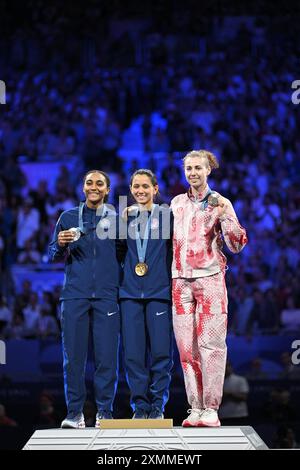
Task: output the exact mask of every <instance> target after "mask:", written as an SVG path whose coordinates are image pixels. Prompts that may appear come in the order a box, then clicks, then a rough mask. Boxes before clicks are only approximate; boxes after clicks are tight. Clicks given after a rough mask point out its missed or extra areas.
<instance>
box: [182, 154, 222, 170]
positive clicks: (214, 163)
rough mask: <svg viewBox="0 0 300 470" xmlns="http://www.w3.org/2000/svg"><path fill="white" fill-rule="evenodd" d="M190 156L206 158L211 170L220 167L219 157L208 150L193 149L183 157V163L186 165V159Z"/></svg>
mask: <svg viewBox="0 0 300 470" xmlns="http://www.w3.org/2000/svg"><path fill="white" fill-rule="evenodd" d="M189 157H200V158H205V159H206V161H207V166H209V167H210V169H211V170H215V169H216V168H219V162H218V160H217V157H216V156H215V155H214V154H213V153H212V152H209V151H208V150H192V151H191V152H189V153H187V154H186V156H185V157H183V159H182V161H183V165H185V161H186V159H187V158H189Z"/></svg>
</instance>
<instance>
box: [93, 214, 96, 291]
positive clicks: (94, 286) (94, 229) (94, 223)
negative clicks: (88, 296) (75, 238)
mask: <svg viewBox="0 0 300 470" xmlns="http://www.w3.org/2000/svg"><path fill="white" fill-rule="evenodd" d="M92 246H93V262H92V267H93V292H92V297H95V295H96V293H95V290H96V273H95V269H96V211H95V212H94V213H93V245H92Z"/></svg>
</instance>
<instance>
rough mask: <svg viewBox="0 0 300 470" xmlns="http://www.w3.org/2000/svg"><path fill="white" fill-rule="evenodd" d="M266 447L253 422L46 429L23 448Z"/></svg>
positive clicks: (223, 448)
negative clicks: (222, 424)
mask: <svg viewBox="0 0 300 470" xmlns="http://www.w3.org/2000/svg"><path fill="white" fill-rule="evenodd" d="M210 449H212V450H218V449H219V450H226V449H228V450H266V449H267V446H266V445H265V443H264V442H263V441H262V440H261V438H260V437H259V435H258V434H257V433H256V432H255V431H254V429H253V428H252V427H250V426H241V427H231V426H224V427H220V428H182V427H174V428H171V429H95V428H86V429H45V430H39V431H35V433H34V434H33V435H32V436H31V438H30V439H29V441H28V442H27V443H26V445H25V447H24V450H110V451H112V450H122V451H124V450H182V451H184V450H186V451H188V450H210Z"/></svg>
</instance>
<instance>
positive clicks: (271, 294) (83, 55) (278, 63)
mask: <svg viewBox="0 0 300 470" xmlns="http://www.w3.org/2000/svg"><path fill="white" fill-rule="evenodd" d="M2 3H3V11H6V13H7V16H6V17H5V15H1V17H0V24H1V28H2V30H3V31H4V32H5V34H4V36H3V37H4V39H3V41H1V46H0V47H1V48H2V50H1V51H0V65H1V68H0V70H1V74H3V76H1V77H0V79H4V80H5V82H6V87H7V104H6V105H5V108H1V111H2V109H4V112H2V113H1V117H0V227H1V232H0V233H1V236H0V263H1V273H2V274H1V294H2V296H1V301H0V335H2V336H4V337H6V338H19V337H37V336H38V337H45V336H51V337H57V336H58V334H59V322H58V314H57V300H58V297H59V286H58V287H57V289H56V291H55V292H52V291H51V292H47V289H46V290H45V292H34V291H33V290H32V288H31V287H30V276H29V279H28V281H27V284H26V283H25V284H26V286H25V287H23V291H22V292H18V291H17V290H16V286H14V283H13V281H12V277H11V275H10V273H11V268H12V266H13V265H15V264H20V265H28V272H30V269H32V267H34V266H36V267H37V266H39V265H40V264H41V263H44V262H46V261H47V245H48V243H49V239H50V237H51V234H52V232H53V229H54V225H55V222H56V220H57V218H58V216H59V214H60V213H61V212H62V211H63V210H66V209H68V208H70V207H72V206H74V205H76V204H77V202H78V200H79V199H80V197H81V193H80V185H81V177H82V174H83V172H84V171H85V170H86V169H91V168H92V167H93V168H94V167H96V168H99V169H102V170H105V171H107V172H108V173H110V174H114V175H115V178H116V179H115V181H116V183H115V186H114V188H113V189H114V200H111V201H110V202H112V203H114V204H117V198H118V196H119V195H126V194H128V182H129V176H130V172H131V171H133V170H134V169H136V168H137V166H139V165H140V162H141V161H142V162H143V165H144V166H147V167H150V168H151V169H152V170H153V171H155V172H156V173H157V174H158V177H159V183H160V193H161V202H166V203H169V202H170V200H171V198H172V197H174V196H175V195H176V194H179V193H181V192H183V191H185V184H184V177H183V171H182V167H181V160H180V159H181V157H182V156H184V154H185V153H186V152H187V151H189V150H191V149H200V148H205V149H208V150H210V151H212V152H214V153H215V154H216V156H217V157H218V159H219V161H220V169H219V170H217V171H216V172H215V173H214V174H213V175H212V177H211V186H212V187H213V189H215V190H217V191H219V192H220V193H221V194H223V195H224V196H226V197H228V198H229V199H230V200H231V201H232V202H233V204H234V207H235V209H236V212H237V214H238V217H239V219H240V221H241V223H242V224H243V225H244V226H245V227H246V229H247V232H248V235H249V244H248V246H247V247H246V248H245V250H244V251H243V252H242V255H241V256H239V257H238V258H234V257H233V256H232V255H231V254H230V253H227V252H226V255H227V256H228V258H229V263H228V264H229V265H230V269H229V270H228V272H227V278H228V287H229V289H228V290H229V312H230V313H229V331H230V332H231V333H233V334H236V335H248V336H250V337H251V336H252V335H254V334H261V333H263V334H264V333H265V334H277V333H285V332H294V331H295V330H297V331H299V316H300V290H299V285H300V279H299V277H300V274H299V273H300V253H299V246H300V231H299V225H300V186H299V174H300V159H299V152H300V138H299V134H298V132H297V130H298V129H299V125H300V115H299V112H298V109H297V106H296V105H294V104H293V103H292V101H291V95H292V89H291V84H292V82H293V80H295V79H297V78H299V77H297V76H296V75H295V74H296V70H297V61H298V58H297V57H298V52H299V51H298V50H297V48H298V47H299V46H297V45H296V44H294V41H293V38H294V37H296V35H297V34H298V32H299V22H297V20H296V19H295V20H293V18H292V17H291V16H288V15H287V16H284V15H283V16H281V17H273V18H266V17H264V16H263V15H262V16H257V17H248V18H246V17H244V19H240V20H239V19H237V18H236V19H235V20H233V19H232V18H231V20H230V18H228V17H225V16H224V17H222V16H209V15H208V16H202V15H201V14H199V13H198V14H197V8H196V3H197V2H193V1H191V2H189V3H190V8H189V9H187V8H185V9H184V10H182V9H181V7H178V8H177V9H175V10H174V12H172V13H170V16H169V18H170V20H169V21H167V22H166V21H163V18H164V8H166V7H165V6H162V5H164V4H162V5H161V6H159V5H155V6H154V5H153V4H154V3H155V2H148V1H147V2H146V3H145V5H144V6H143V9H142V11H139V10H138V3H137V2H133V5H134V7H132V11H131V10H130V9H129V10H128V9H126V8H127V7H126V8H124V6H123V5H122V3H121V2H118V1H114V2H109V4H108V3H106V2H103V3H104V4H105V5H102V4H100V5H99V2H94V1H89V2H88V8H87V7H85V8H83V7H82V6H78V7H76V6H74V5H73V4H72V5H71V4H69V3H68V2H66V5H65V6H64V9H63V11H62V10H61V8H62V7H61V2H57V1H54V2H52V4H51V5H49V6H47V7H44V5H42V3H43V2H26V6H25V4H24V5H23V4H22V5H19V10H18V11H17V12H16V16H15V17H13V15H12V13H13V8H14V2H8V1H4V2H2ZM167 3H168V2H167ZM33 4H34V5H35V7H34V8H33ZM258 4H259V2H258ZM109 5H110V6H109ZM4 18H6V19H5V20H4ZM7 18H8V19H9V18H10V19H11V22H10V21H8V20H7ZM86 25H88V27H87V26H86ZM73 158H75V159H77V160H76V161H77V162H80V164H79V165H74V167H73V168H72V169H71V170H70V166H68V165H69V164H70V162H72V159H73ZM28 162H30V163H32V162H33V163H36V164H41V163H45V164H46V163H47V164H49V163H51V162H60V163H61V168H60V173H59V175H58V176H57V177H56V181H55V184H54V186H53V188H50V185H49V178H50V176H51V175H48V174H46V173H45V175H44V178H43V179H41V180H40V181H38V183H37V184H36V185H35V187H34V189H33V186H32V184H31V181H28V175H27V176H26V174H25V173H24V171H23V170H22V165H24V164H26V163H28ZM47 168H48V166H47ZM29 267H30V269H29ZM24 289H25V292H24Z"/></svg>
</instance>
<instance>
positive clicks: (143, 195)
mask: <svg viewBox="0 0 300 470" xmlns="http://www.w3.org/2000/svg"><path fill="white" fill-rule="evenodd" d="M130 191H131V194H132V196H133V197H134V199H135V201H136V202H137V203H138V204H140V205H142V206H145V208H147V209H148V208H151V206H152V204H153V199H154V196H155V195H156V194H157V192H158V185H157V184H156V185H153V184H152V182H151V179H150V177H149V176H148V175H135V177H134V178H133V180H132V183H131V186H130Z"/></svg>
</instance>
